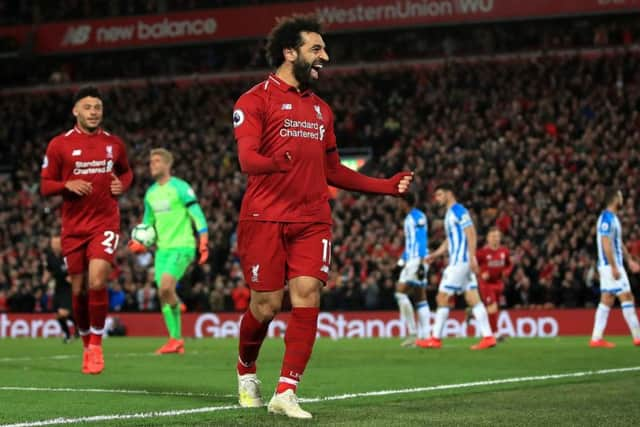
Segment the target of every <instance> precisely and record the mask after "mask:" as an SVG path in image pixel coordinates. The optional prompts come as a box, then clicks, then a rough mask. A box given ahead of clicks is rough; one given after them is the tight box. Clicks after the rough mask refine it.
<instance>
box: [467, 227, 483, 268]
mask: <svg viewBox="0 0 640 427" xmlns="http://www.w3.org/2000/svg"><path fill="white" fill-rule="evenodd" d="M464 234H465V235H466V236H467V241H468V242H469V249H468V250H469V266H470V267H471V271H473V273H474V274H479V273H480V267H478V260H477V259H476V247H477V244H478V236H477V234H476V228H475V227H474V226H473V225H470V226H469V227H467V228H465V229H464Z"/></svg>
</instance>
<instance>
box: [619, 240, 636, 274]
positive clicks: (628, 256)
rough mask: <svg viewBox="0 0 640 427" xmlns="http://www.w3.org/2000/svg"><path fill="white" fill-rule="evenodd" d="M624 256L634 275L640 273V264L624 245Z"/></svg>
mask: <svg viewBox="0 0 640 427" xmlns="http://www.w3.org/2000/svg"><path fill="white" fill-rule="evenodd" d="M622 254H623V255H624V259H625V261H627V264H629V269H630V270H631V271H632V272H634V273H637V272H639V271H640V264H639V263H638V261H636V259H635V258H634V257H633V256H632V255H631V254H630V253H629V250H628V249H627V247H626V246H625V245H622Z"/></svg>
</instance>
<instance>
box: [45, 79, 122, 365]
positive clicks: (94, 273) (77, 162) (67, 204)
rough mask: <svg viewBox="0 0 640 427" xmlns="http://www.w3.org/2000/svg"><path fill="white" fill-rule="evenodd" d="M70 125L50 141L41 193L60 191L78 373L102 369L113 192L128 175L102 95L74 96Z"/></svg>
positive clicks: (113, 238)
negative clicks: (80, 349) (80, 348)
mask: <svg viewBox="0 0 640 427" xmlns="http://www.w3.org/2000/svg"><path fill="white" fill-rule="evenodd" d="M72 111H73V115H74V116H75V117H76V125H75V126H74V127H73V129H71V130H69V131H67V132H65V133H63V134H61V135H59V136H56V137H55V138H53V139H52V140H51V142H49V145H48V147H47V152H46V155H45V157H44V161H43V163H42V172H41V180H40V192H41V193H42V195H43V196H52V195H54V194H61V195H62V198H63V203H62V235H61V238H62V255H63V256H64V260H65V263H66V264H67V269H68V273H69V276H70V277H71V287H72V294H73V295H72V306H73V314H74V317H75V319H76V322H77V326H78V329H79V333H80V335H81V336H82V341H83V343H84V353H83V358H82V373H84V374H99V373H101V372H102V370H103V369H104V357H103V353H102V335H103V334H104V323H105V318H106V316H107V309H108V306H109V304H108V302H109V301H108V296H107V288H106V283H107V278H108V277H109V273H110V272H111V266H112V263H113V259H114V255H115V251H116V248H117V246H118V240H119V238H120V212H119V210H118V196H120V195H121V194H122V193H124V192H125V191H126V190H127V189H128V188H129V186H130V185H131V181H132V179H133V173H132V172H131V169H130V168H129V162H128V160H127V153H126V149H125V145H124V143H123V142H122V140H121V139H120V138H118V137H117V136H114V135H111V134H109V133H108V132H106V131H104V130H103V129H102V128H101V127H100V124H101V122H102V112H103V111H102V97H101V95H100V92H99V91H98V90H97V89H96V88H94V87H83V88H81V89H80V90H79V91H78V92H77V93H76V95H75V96H74V105H73V110H72Z"/></svg>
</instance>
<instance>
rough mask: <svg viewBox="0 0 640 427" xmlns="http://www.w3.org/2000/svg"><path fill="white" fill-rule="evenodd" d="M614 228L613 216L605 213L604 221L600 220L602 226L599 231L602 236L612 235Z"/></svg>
mask: <svg viewBox="0 0 640 427" xmlns="http://www.w3.org/2000/svg"><path fill="white" fill-rule="evenodd" d="M612 229H613V223H612V221H611V216H609V215H603V217H602V221H600V226H599V227H598V232H599V233H600V235H602V236H611V233H612V231H613V230H612Z"/></svg>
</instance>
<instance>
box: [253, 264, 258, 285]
mask: <svg viewBox="0 0 640 427" xmlns="http://www.w3.org/2000/svg"><path fill="white" fill-rule="evenodd" d="M258 274H260V264H256V265H252V266H251V281H252V282H253V283H258V282H259V280H258Z"/></svg>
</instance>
